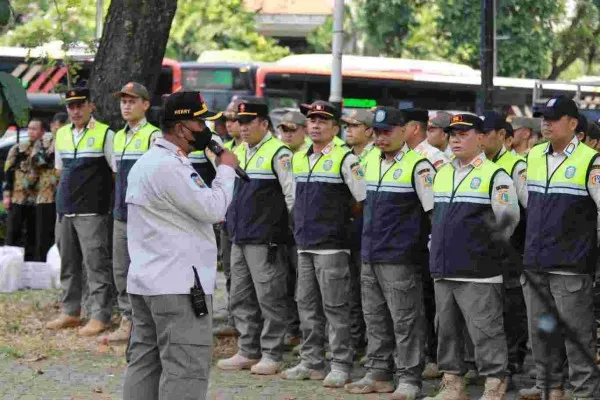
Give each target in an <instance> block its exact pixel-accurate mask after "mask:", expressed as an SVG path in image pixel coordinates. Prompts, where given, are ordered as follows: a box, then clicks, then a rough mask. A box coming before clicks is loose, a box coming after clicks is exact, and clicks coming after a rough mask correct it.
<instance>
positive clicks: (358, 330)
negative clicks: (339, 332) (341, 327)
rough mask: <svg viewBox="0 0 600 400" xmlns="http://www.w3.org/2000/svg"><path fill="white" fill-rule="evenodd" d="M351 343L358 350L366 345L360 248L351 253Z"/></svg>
mask: <svg viewBox="0 0 600 400" xmlns="http://www.w3.org/2000/svg"><path fill="white" fill-rule="evenodd" d="M348 266H349V268H350V344H351V346H352V348H353V349H354V350H355V351H356V350H357V349H360V348H364V346H365V333H366V326H365V317H364V315H363V307H362V300H361V289H360V286H361V285H360V281H361V273H360V270H361V266H362V261H361V259H360V249H353V250H352V251H351V253H350V263H349V264H348Z"/></svg>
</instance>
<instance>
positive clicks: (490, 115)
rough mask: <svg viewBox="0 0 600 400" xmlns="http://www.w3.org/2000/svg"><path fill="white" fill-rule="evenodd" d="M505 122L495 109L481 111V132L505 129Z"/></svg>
mask: <svg viewBox="0 0 600 400" xmlns="http://www.w3.org/2000/svg"><path fill="white" fill-rule="evenodd" d="M506 127H507V122H506V118H504V116H503V115H501V114H500V113H497V112H496V111H484V113H483V131H482V132H483V133H488V132H491V131H499V130H500V129H506Z"/></svg>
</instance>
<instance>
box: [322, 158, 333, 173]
mask: <svg viewBox="0 0 600 400" xmlns="http://www.w3.org/2000/svg"><path fill="white" fill-rule="evenodd" d="M331 167H333V160H327V161H325V162H324V163H323V169H324V170H325V171H329V170H330V169H331Z"/></svg>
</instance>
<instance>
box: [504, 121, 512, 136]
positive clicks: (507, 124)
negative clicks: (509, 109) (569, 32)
mask: <svg viewBox="0 0 600 400" xmlns="http://www.w3.org/2000/svg"><path fill="white" fill-rule="evenodd" d="M504 130H505V131H506V137H513V136H515V130H514V129H513V126H512V125H511V123H510V122H508V121H504Z"/></svg>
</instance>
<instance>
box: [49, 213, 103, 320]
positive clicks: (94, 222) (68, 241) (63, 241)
mask: <svg viewBox="0 0 600 400" xmlns="http://www.w3.org/2000/svg"><path fill="white" fill-rule="evenodd" d="M109 218H110V217H109V216H108V215H93V216H86V217H84V216H76V217H63V218H62V221H61V223H60V235H59V237H60V258H61V268H60V282H61V285H62V288H63V298H62V303H63V311H64V313H65V314H67V315H73V316H79V312H80V310H81V307H82V292H83V291H84V290H83V283H82V282H84V275H86V276H87V285H88V290H89V298H90V299H89V300H90V316H91V318H93V319H97V320H100V321H102V322H109V321H110V317H111V304H112V293H111V291H112V284H113V282H112V265H111V256H110V246H109V232H108V229H109V228H108V226H109ZM84 268H85V271H84Z"/></svg>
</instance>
